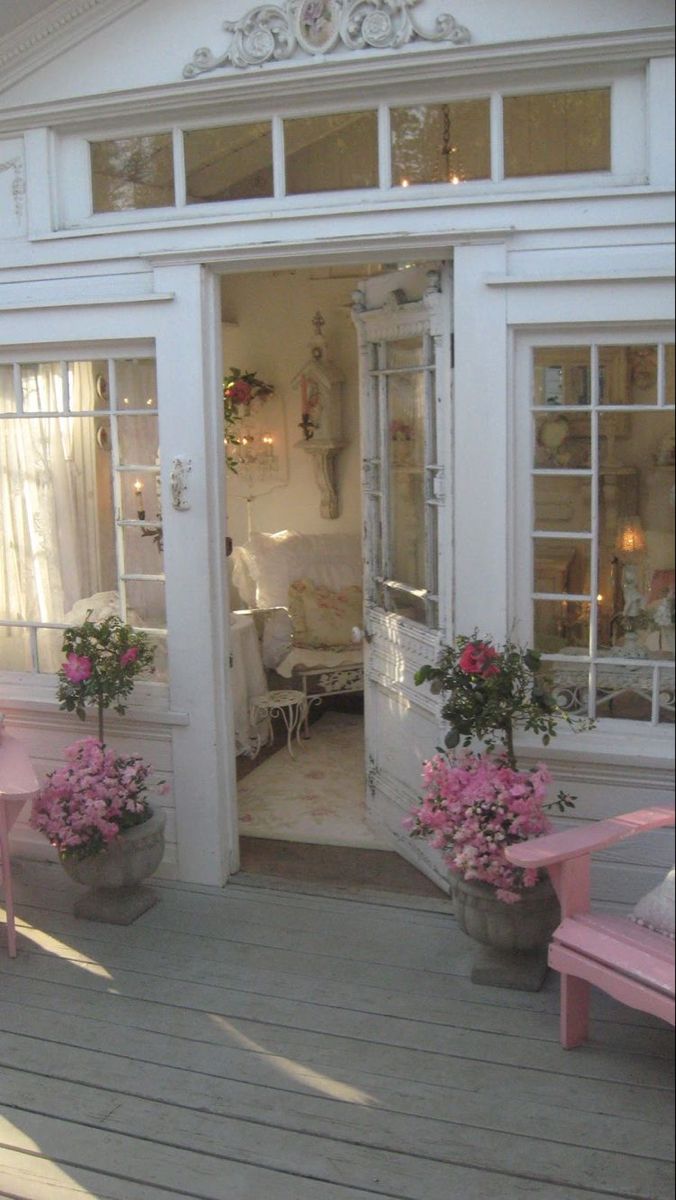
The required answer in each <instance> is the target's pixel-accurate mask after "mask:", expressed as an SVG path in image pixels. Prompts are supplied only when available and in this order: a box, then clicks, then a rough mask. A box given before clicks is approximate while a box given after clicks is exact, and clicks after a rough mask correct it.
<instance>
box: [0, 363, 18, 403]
mask: <svg viewBox="0 0 676 1200" xmlns="http://www.w3.org/2000/svg"><path fill="white" fill-rule="evenodd" d="M0 412H16V397H15V395H14V367H13V366H12V365H11V363H10V364H9V365H8V366H4V365H1V364H0Z"/></svg>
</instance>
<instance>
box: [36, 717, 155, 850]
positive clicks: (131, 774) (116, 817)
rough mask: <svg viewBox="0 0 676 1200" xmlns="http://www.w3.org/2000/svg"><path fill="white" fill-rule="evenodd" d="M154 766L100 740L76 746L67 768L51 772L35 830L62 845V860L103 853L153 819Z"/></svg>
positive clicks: (38, 801) (69, 754) (69, 750)
mask: <svg viewBox="0 0 676 1200" xmlns="http://www.w3.org/2000/svg"><path fill="white" fill-rule="evenodd" d="M150 770H151V768H150V766H149V764H148V763H146V762H144V761H143V759H142V758H138V757H136V756H129V755H118V754H115V752H114V751H113V750H110V749H108V748H107V747H106V746H104V745H103V744H102V743H101V742H99V741H97V739H96V738H91V737H90V738H84V739H83V740H82V741H79V742H73V744H72V745H71V746H69V747H68V748H67V750H66V765H65V766H63V767H59V768H58V769H57V770H55V771H51V772H50V773H49V775H48V776H47V780H46V782H45V784H44V786H43V787H42V789H41V791H40V794H39V796H38V797H37V799H36V800H35V802H34V804H33V815H32V822H31V823H32V825H33V827H34V828H35V829H38V830H40V832H41V833H44V834H45V836H46V837H47V838H48V839H49V841H50V842H51V844H52V846H56V848H57V850H58V851H59V855H60V857H61V858H72V859H82V858H86V857H88V856H89V855H92V854H98V853H99V851H101V850H104V849H105V848H106V846H107V845H108V844H109V843H110V842H111V841H113V839H114V838H116V837H117V836H118V835H119V834H120V833H121V832H122V831H123V830H124V829H130V828H131V827H132V826H133V825H140V824H142V823H143V822H144V821H147V820H148V819H149V817H150V816H151V815H152V812H151V808H150V804H149V802H148V795H147V792H148V784H147V780H148V776H149V774H150Z"/></svg>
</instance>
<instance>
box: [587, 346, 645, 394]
mask: <svg viewBox="0 0 676 1200" xmlns="http://www.w3.org/2000/svg"><path fill="white" fill-rule="evenodd" d="M599 402H600V403H601V404H657V346H599Z"/></svg>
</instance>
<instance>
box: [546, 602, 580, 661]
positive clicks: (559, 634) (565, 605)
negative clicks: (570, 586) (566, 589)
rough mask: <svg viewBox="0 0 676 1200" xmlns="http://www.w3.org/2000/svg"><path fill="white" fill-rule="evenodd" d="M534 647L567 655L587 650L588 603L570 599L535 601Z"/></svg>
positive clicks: (550, 652)
mask: <svg viewBox="0 0 676 1200" xmlns="http://www.w3.org/2000/svg"><path fill="white" fill-rule="evenodd" d="M533 610H534V624H533V635H534V641H535V649H536V650H540V651H541V652H542V653H543V654H567V653H568V652H569V651H570V649H571V648H573V649H579V650H583V651H585V652H586V651H587V650H588V649H589V604H587V603H582V602H579V601H573V600H536V601H535V603H534V605H533Z"/></svg>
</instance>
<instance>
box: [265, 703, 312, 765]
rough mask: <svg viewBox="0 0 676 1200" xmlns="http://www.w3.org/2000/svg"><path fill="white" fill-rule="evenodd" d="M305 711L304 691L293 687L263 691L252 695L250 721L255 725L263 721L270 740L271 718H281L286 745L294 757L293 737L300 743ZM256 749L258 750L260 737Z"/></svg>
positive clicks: (271, 733)
mask: <svg viewBox="0 0 676 1200" xmlns="http://www.w3.org/2000/svg"><path fill="white" fill-rule="evenodd" d="M307 713H308V698H307V696H306V695H305V693H304V692H298V691H296V690H295V689H294V688H288V689H283V690H280V691H275V692H265V694H264V695H262V696H254V698H253V700H252V701H251V723H252V725H256V724H257V723H258V722H260V721H265V722H266V725H267V733H268V739H269V740H270V741H272V738H273V732H272V718H273V717H281V718H282V720H283V722H284V727H285V729H286V747H287V750H288V751H289V754H290V755H291V757H292V758H295V757H296V756H295V754H294V752H293V745H292V742H293V738H294V737H295V739H296V741H297V742H298V744H299V745H300V735H301V731H302V729H303V726H304V725H305V722H306V719H307ZM258 749H259V750H260V737H259V745H258Z"/></svg>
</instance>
